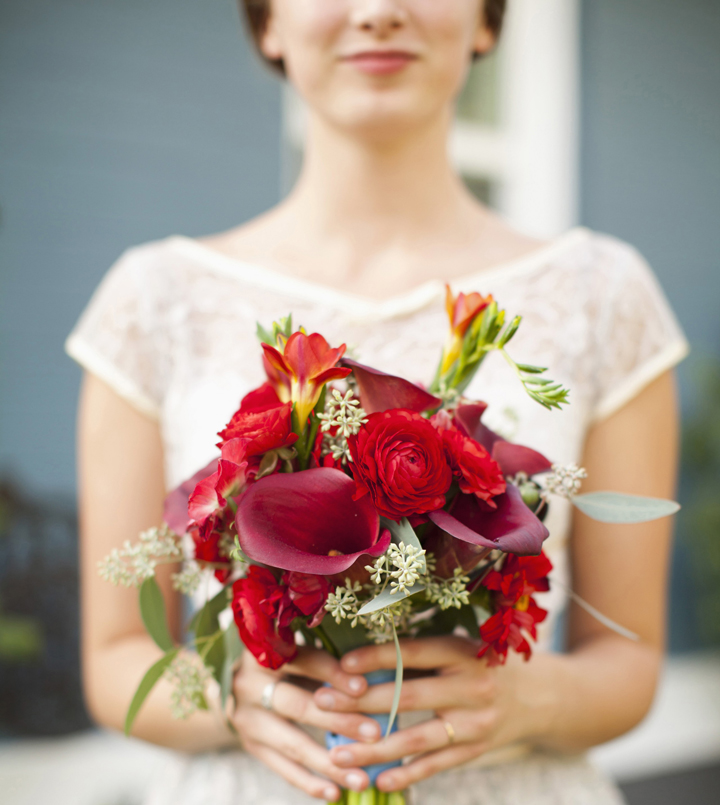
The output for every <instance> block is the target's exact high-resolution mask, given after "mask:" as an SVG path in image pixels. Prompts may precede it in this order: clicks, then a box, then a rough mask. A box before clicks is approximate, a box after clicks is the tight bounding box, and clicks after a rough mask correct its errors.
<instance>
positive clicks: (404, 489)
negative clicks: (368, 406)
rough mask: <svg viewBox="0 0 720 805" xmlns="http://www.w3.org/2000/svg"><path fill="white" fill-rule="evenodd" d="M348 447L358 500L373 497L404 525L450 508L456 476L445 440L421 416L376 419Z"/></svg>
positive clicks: (399, 412) (395, 413) (402, 413)
mask: <svg viewBox="0 0 720 805" xmlns="http://www.w3.org/2000/svg"><path fill="white" fill-rule="evenodd" d="M348 444H349V447H350V453H351V455H352V459H353V464H352V473H353V477H354V478H355V482H356V484H357V487H358V494H357V497H360V496H362V495H364V494H366V493H368V492H369V493H370V496H371V497H372V499H373V502H374V503H375V506H376V507H377V509H378V511H379V512H380V514H383V515H385V516H386V517H389V518H391V519H392V520H399V519H400V518H402V517H407V516H409V515H412V514H423V513H425V512H429V511H434V510H435V509H440V508H442V507H443V506H444V505H445V493H446V492H447V491H448V488H449V487H450V483H451V481H452V472H451V470H450V466H449V465H448V463H447V459H446V457H445V452H444V450H443V443H442V438H441V436H440V434H439V433H438V431H437V430H436V429H435V428H434V427H433V426H432V425H431V424H430V423H429V422H428V421H427V419H424V418H423V417H422V416H420V414H416V413H414V412H413V411H408V410H406V409H402V408H395V409H391V410H389V411H383V412H381V413H376V414H371V415H370V416H369V417H368V421H367V422H366V423H365V425H363V426H362V428H360V431H359V433H358V434H357V435H356V436H351V437H350V438H349V439H348Z"/></svg>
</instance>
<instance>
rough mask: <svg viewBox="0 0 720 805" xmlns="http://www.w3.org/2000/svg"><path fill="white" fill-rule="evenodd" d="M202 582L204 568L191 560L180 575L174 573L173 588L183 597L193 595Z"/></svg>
mask: <svg viewBox="0 0 720 805" xmlns="http://www.w3.org/2000/svg"><path fill="white" fill-rule="evenodd" d="M201 581H202V568H201V567H200V565H199V564H198V563H197V562H196V561H195V560H194V559H192V560H190V561H189V562H187V563H186V564H185V567H183V569H182V570H181V571H180V572H179V573H173V577H172V583H173V588H174V589H175V590H177V591H178V592H179V593H183V595H192V594H193V593H194V592H195V591H196V590H197V588H198V587H199V586H200V582H201Z"/></svg>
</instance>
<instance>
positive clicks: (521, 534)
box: [428, 484, 549, 556]
mask: <svg viewBox="0 0 720 805" xmlns="http://www.w3.org/2000/svg"><path fill="white" fill-rule="evenodd" d="M494 502H495V504H496V505H497V508H496V509H494V510H493V509H490V508H489V507H488V506H487V504H484V503H482V502H480V501H478V499H477V498H476V497H475V496H474V495H463V494H460V495H458V496H457V497H456V498H455V501H454V503H453V507H452V510H451V511H450V512H446V511H443V510H442V509H440V510H438V511H433V512H430V513H429V514H428V517H429V518H430V519H431V520H432V521H433V523H435V525H437V526H438V527H439V528H441V529H442V530H443V531H445V532H447V533H448V534H450V535H451V536H453V537H455V538H456V539H459V540H463V541H464V542H469V543H470V544H471V545H479V546H481V547H484V548H493V549H494V548H499V549H500V550H501V551H506V552H507V553H516V554H520V555H523V556H524V555H537V554H539V553H540V551H541V549H542V544H543V542H544V541H545V540H546V539H547V538H548V536H549V532H548V530H547V528H545V526H544V525H543V524H542V523H541V522H540V520H538V518H537V517H536V516H535V515H534V514H533V513H532V512H531V511H530V509H529V508H528V507H527V506H526V505H525V503H524V502H523V499H522V496H521V495H520V492H519V491H518V490H517V488H516V487H515V486H513V485H512V484H508V485H507V488H506V491H505V493H504V494H503V495H498V497H496V498H495V501H494Z"/></svg>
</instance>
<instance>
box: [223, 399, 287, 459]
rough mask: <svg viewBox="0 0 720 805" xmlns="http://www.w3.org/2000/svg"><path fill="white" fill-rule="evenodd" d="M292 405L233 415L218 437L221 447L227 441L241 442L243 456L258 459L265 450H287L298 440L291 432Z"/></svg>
mask: <svg viewBox="0 0 720 805" xmlns="http://www.w3.org/2000/svg"><path fill="white" fill-rule="evenodd" d="M291 413H292V403H289V402H288V403H281V404H280V405H275V406H274V407H273V408H264V409H261V410H259V409H255V410H252V411H247V410H246V411H243V409H242V407H241V408H240V410H238V411H236V412H235V413H234V414H233V416H232V419H231V420H230V422H228V424H227V425H226V426H225V429H224V430H221V431H220V433H218V436H219V437H220V438H221V439H222V442H220V445H219V446H222V445H223V444H224V443H225V442H227V441H229V440H230V439H244V440H245V455H246V456H247V457H248V458H250V457H251V456H258V455H261V454H262V453H267V452H268V451H269V450H278V449H279V448H281V447H290V445H293V444H295V442H296V441H297V439H298V437H297V434H296V433H293V432H292V421H291Z"/></svg>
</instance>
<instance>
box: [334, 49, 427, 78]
mask: <svg viewBox="0 0 720 805" xmlns="http://www.w3.org/2000/svg"><path fill="white" fill-rule="evenodd" d="M415 58H416V57H415V56H414V55H413V54H412V53H406V52H404V51H401V50H385V51H377V50H369V51H366V52H364V53H355V54H354V55H352V56H345V57H344V58H343V61H345V62H347V63H348V64H352V65H353V67H356V68H357V69H358V70H360V72H363V73H369V74H371V75H389V74H390V73H397V72H399V71H400V70H403V69H404V68H405V67H407V65H408V64H410V62H412V61H415Z"/></svg>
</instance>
